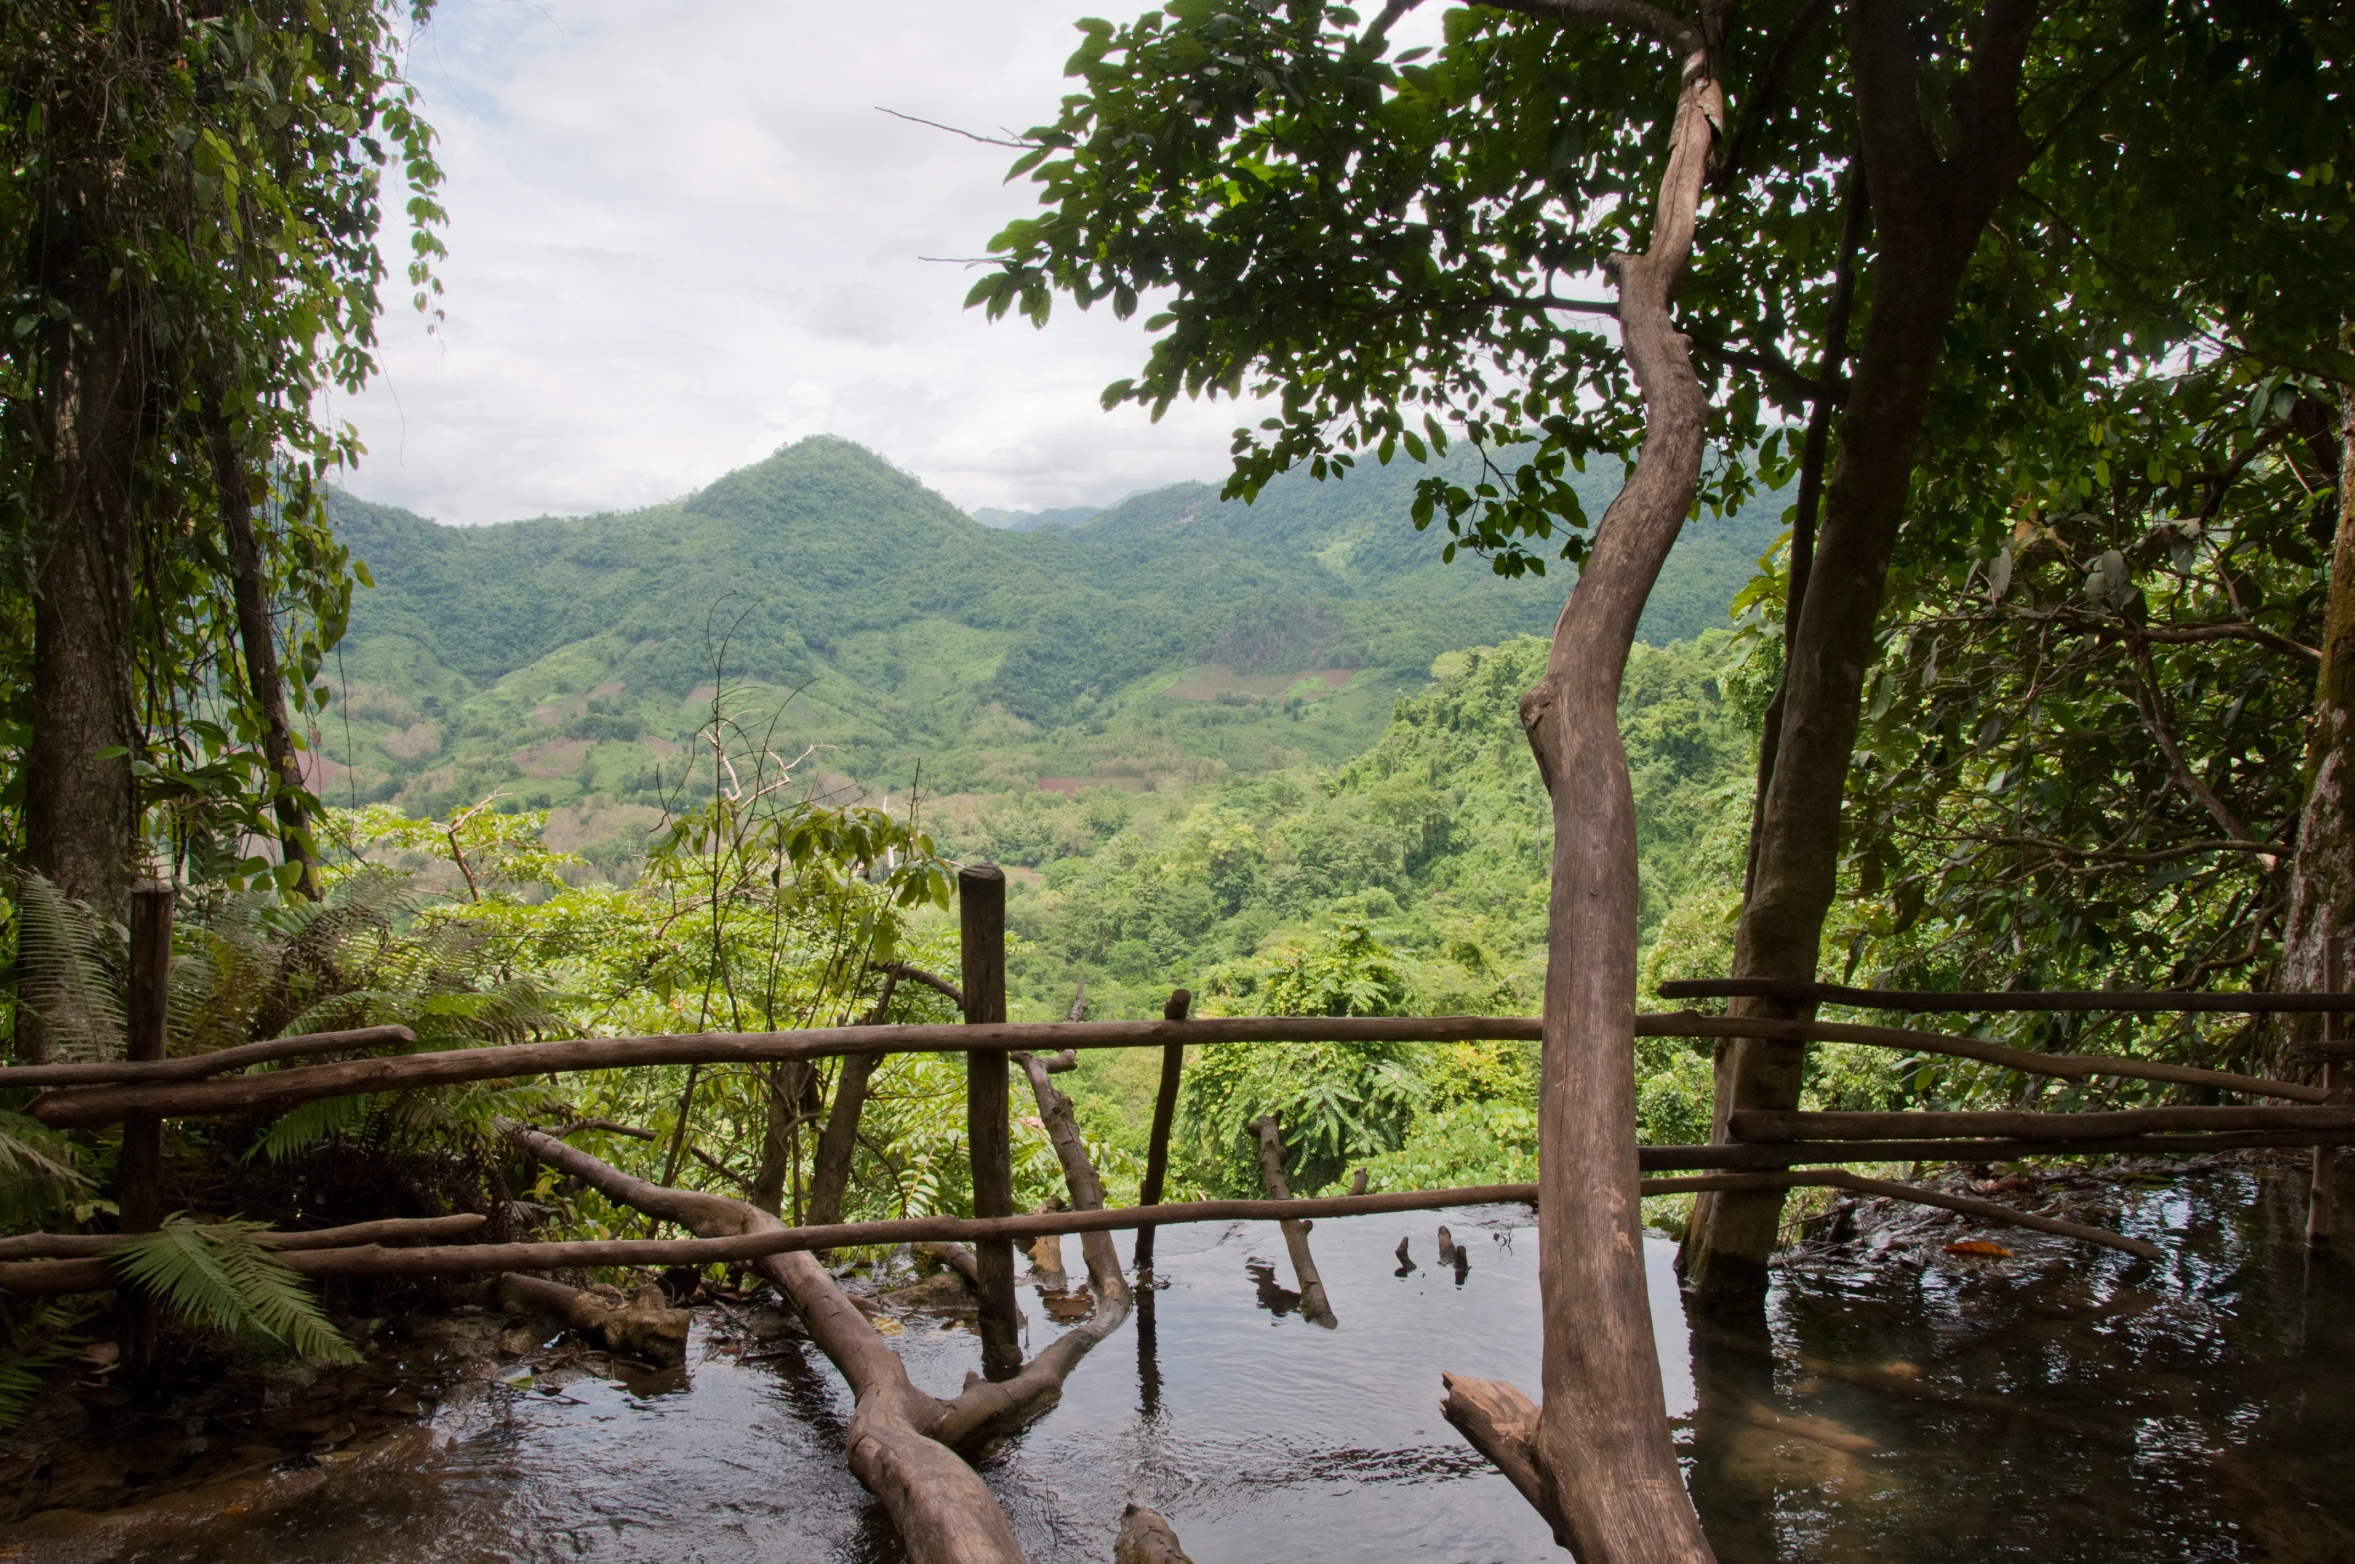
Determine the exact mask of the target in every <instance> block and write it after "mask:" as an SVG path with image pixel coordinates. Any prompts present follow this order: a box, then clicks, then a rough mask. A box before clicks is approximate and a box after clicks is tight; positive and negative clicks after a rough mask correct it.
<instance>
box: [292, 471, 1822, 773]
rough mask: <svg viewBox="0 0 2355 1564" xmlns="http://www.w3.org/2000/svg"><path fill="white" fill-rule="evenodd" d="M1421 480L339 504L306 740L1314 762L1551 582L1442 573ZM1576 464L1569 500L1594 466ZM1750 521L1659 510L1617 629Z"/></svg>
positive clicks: (782, 487) (758, 475)
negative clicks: (724, 735)
mask: <svg viewBox="0 0 2355 1564" xmlns="http://www.w3.org/2000/svg"><path fill="white" fill-rule="evenodd" d="M1454 460H1455V461H1458V462H1460V461H1462V460H1463V457H1462V456H1461V454H1460V453H1459V455H1458V456H1457V457H1456V458H1454ZM1430 470H1431V469H1429V468H1424V467H1418V466H1417V465H1415V464H1413V463H1411V462H1407V461H1403V460H1402V461H1399V462H1396V463H1394V464H1393V465H1391V466H1390V467H1387V468H1383V467H1378V466H1372V465H1368V466H1364V467H1360V468H1358V469H1357V470H1356V471H1354V472H1353V473H1352V474H1351V475H1350V476H1349V478H1348V479H1347V480H1346V481H1345V482H1330V483H1322V484H1320V483H1317V482H1315V481H1314V480H1312V479H1310V478H1308V477H1307V476H1305V475H1304V474H1294V475H1290V476H1287V477H1285V478H1282V479H1279V480H1278V481H1277V482H1275V483H1273V484H1271V485H1269V486H1268V488H1267V489H1266V491H1265V492H1264V493H1263V494H1262V495H1261V497H1260V500H1259V502H1258V503H1257V504H1256V505H1250V506H1246V505H1243V504H1240V503H1236V502H1223V501H1221V500H1220V499H1219V498H1218V494H1217V489H1216V487H1215V486H1214V485H1212V484H1207V483H1180V484H1175V485H1171V486H1169V487H1165V488H1160V489H1155V490H1152V491H1150V492H1147V493H1142V494H1138V495H1134V496H1132V497H1130V498H1129V499H1127V500H1125V501H1123V502H1121V503H1120V504H1117V505H1115V506H1112V507H1111V508H1109V509H1106V510H1102V511H1087V510H1085V509H1083V508H1076V507H1075V508H1073V510H1071V511H1060V512H1058V511H1046V512H1029V513H1023V517H1022V519H1025V520H1030V521H1034V522H1036V523H1039V524H1037V525H1032V526H1029V527H1025V528H1021V529H1017V528H1014V527H998V528H993V527H991V526H987V525H984V524H983V523H982V521H981V520H980V519H978V518H976V517H970V516H967V515H966V514H965V513H964V512H962V511H960V510H959V509H958V508H957V507H956V506H954V505H952V504H950V503H949V502H948V501H947V500H946V499H944V498H942V497H941V496H940V495H939V494H937V493H935V492H934V491H932V490H931V489H929V488H927V487H925V485H924V484H922V483H921V482H920V481H918V480H917V479H916V478H914V477H912V476H910V475H909V474H908V473H906V472H904V471H902V470H900V469H899V468H897V467H894V466H893V465H892V464H891V463H890V462H888V461H886V460H885V459H884V458H882V457H880V456H878V455H877V454H876V453H874V452H873V451H870V450H867V449H866V448H864V447H862V446H859V445H856V444H853V443H852V442H850V441H847V440H841V439H836V438H832V437H826V436H819V437H813V438H810V439H805V440H801V441H798V442H796V443H795V444H793V445H790V446H787V447H785V448H783V449H781V450H779V451H777V452H776V453H775V454H773V455H771V456H770V457H768V458H767V459H765V460H763V461H760V462H757V463H755V464H753V465H751V466H749V467H745V468H741V469H738V470H737V471H734V472H731V473H728V474H725V475H724V476H722V477H720V478H719V479H717V480H716V481H714V482H713V483H711V484H709V485H708V486H706V487H705V488H703V489H700V490H698V491H697V492H695V493H693V494H691V495H688V496H686V497H685V498H683V499H681V500H678V501H674V502H671V503H667V504H663V505H656V506H650V507H647V508H645V509H643V510H638V511H632V512H628V513H622V514H611V515H601V516H589V517H576V518H540V519H536V520H530V521H517V522H506V523H501V524H497V525H491V526H480V527H445V526H440V525H437V524H435V523H433V522H430V521H426V520H424V519H423V518H421V517H418V516H415V515H412V514H411V513H409V512H407V511H402V510H397V509H394V508H392V507H388V506H380V505H372V504H369V503H368V502H366V501H364V500H360V499H357V498H355V497H352V496H349V495H343V494H338V495H336V496H335V497H334V499H333V501H332V506H333V513H334V516H335V520H336V523H337V526H338V529H339V531H340V532H341V534H342V536H343V538H344V540H345V541H346V542H347V543H348V544H349V545H350V546H351V548H352V550H353V552H354V553H355V554H356V555H357V556H358V557H359V558H360V559H362V560H364V561H366V562H367V564H368V566H369V568H370V570H371V572H372V574H373V576H374V578H375V581H376V583H377V585H376V588H375V590H373V591H366V592H362V593H360V594H359V595H358V598H357V601H356V602H355V604H354V608H353V616H352V628H351V633H350V635H349V637H348V639H347V641H346V643H345V647H344V676H345V677H346V678H348V679H349V680H350V681H351V685H352V699H351V700H350V702H349V703H348V704H347V705H346V706H345V709H344V711H343V712H342V713H341V714H340V719H342V720H348V722H349V728H350V737H349V740H348V743H347V742H346V741H345V736H344V732H343V729H342V722H341V720H339V722H338V723H337V724H336V725H335V726H336V731H335V733H334V735H333V737H334V739H335V740H336V742H335V743H334V744H332V745H329V746H328V757H327V758H328V760H329V762H331V763H332V765H333V766H335V767H340V766H343V765H345V764H349V765H350V766H351V767H352V768H353V770H352V772H351V773H350V774H348V775H347V774H345V773H343V772H341V771H340V770H338V771H335V772H334V776H335V777H336V781H335V789H336V791H337V792H338V793H341V794H344V795H345V796H358V797H361V798H363V799H365V798H369V797H378V798H397V799H399V800H401V801H402V803H403V804H404V806H405V807H416V808H427V807H431V808H439V807H446V805H447V804H448V803H451V802H456V801H460V800H465V801H471V800H472V799H474V798H479V797H481V796H483V795H484V794H486V793H488V792H490V791H493V790H503V791H506V792H508V793H509V794H510V795H511V796H515V797H519V798H524V799H527V800H531V799H537V800H543V801H547V802H551V803H554V802H562V801H564V800H567V799H573V798H582V797H587V796H589V795H597V796H599V797H609V798H615V799H627V800H639V801H642V802H643V801H648V800H651V799H653V798H655V797H657V796H659V794H658V793H657V792H656V791H655V789H656V786H657V782H658V781H659V782H660V783H661V785H663V786H669V785H672V784H675V783H676V782H677V780H678V778H679V776H680V774H681V769H682V767H683V765H684V761H683V759H681V758H680V757H681V756H682V755H683V754H684V753H686V752H685V751H683V750H682V749H681V747H680V746H681V745H682V744H683V743H685V742H686V741H687V739H688V738H689V737H690V735H691V734H692V732H693V730H694V728H695V726H696V724H697V723H698V722H700V721H702V720H704V719H705V718H706V717H707V716H708V714H709V702H710V700H711V699H712V693H713V689H714V686H715V685H720V684H723V683H724V684H726V685H728V686H729V687H730V688H738V687H741V688H742V689H744V690H745V691H746V692H747V694H746V695H745V697H744V698H745V699H747V700H753V699H755V698H756V697H757V701H758V702H765V703H766V704H765V707H764V709H774V708H777V707H779V706H780V705H782V707H783V710H784V716H783V717H782V718H780V719H779V721H780V722H781V723H782V727H781V728H780V729H779V734H780V742H782V741H783V740H784V739H785V738H790V739H791V740H792V741H793V742H794V743H795V744H796V745H803V744H812V743H814V744H818V745H820V746H822V748H821V749H820V750H818V751H815V752H813V753H814V754H817V755H821V756H823V761H822V764H823V765H825V766H826V767H827V768H828V769H829V770H830V771H833V772H837V773H839V774H842V775H845V776H848V777H851V778H860V779H883V778H891V779H895V785H898V786H902V787H904V786H905V785H906V783H907V780H908V778H909V777H910V775H911V774H912V769H913V767H914V765H915V763H916V761H917V760H918V759H921V760H922V763H923V767H924V776H925V787H926V788H927V790H948V791H954V790H956V789H958V788H962V787H974V786H998V785H1004V786H1029V785H1032V784H1031V783H1030V782H1029V781H1028V780H1026V779H1028V778H1032V777H1036V776H1038V775H1054V776H1084V775H1088V774H1090V773H1091V768H1093V767H1095V766H1097V765H1098V764H1099V763H1107V764H1108V763H1110V761H1111V760H1113V759H1117V758H1119V757H1120V756H1122V755H1127V756H1130V757H1132V758H1133V757H1136V756H1143V755H1146V754H1148V753H1149V754H1150V755H1152V756H1155V757H1162V758H1157V759H1154V760H1153V762H1152V765H1153V767H1155V768H1159V769H1167V768H1169V767H1175V766H1181V765H1182V764H1187V763H1190V762H1187V760H1186V757H1194V758H1195V759H1197V760H1200V761H1202V762H1205V763H1212V764H1216V765H1219V766H1224V767H1227V768H1229V769H1237V768H1240V769H1258V768H1262V767H1265V766H1268V765H1274V764H1286V763H1289V762H1287V761H1286V760H1285V759H1284V757H1285V756H1287V755H1292V756H1298V755H1307V756H1310V757H1313V758H1320V759H1325V760H1337V759H1340V758H1345V757H1346V756H1348V755H1351V754H1354V753H1356V752H1357V751H1358V750H1359V749H1362V748H1363V747H1364V745H1365V744H1366V743H1368V742H1370V741H1371V739H1372V737H1373V735H1374V734H1376V733H1378V732H1379V731H1380V728H1381V724H1382V723H1383V722H1384V721H1386V720H1387V718H1388V715H1389V708H1390V705H1391V702H1392V700H1393V699H1394V697H1395V696H1396V695H1397V694H1399V693H1403V692H1405V691H1408V690H1411V689H1417V688H1420V687H1421V686H1422V685H1423V683H1424V682H1425V680H1426V678H1427V675H1428V670H1429V668H1430V667H1431V664H1432V660H1433V659H1434V658H1435V657H1437V656H1438V655H1440V654H1441V653H1443V652H1447V651H1451V650H1455V649H1458V648H1462V647H1469V646H1480V645H1491V644H1495V643H1497V642H1500V641H1504V640H1507V639H1509V638H1510V637H1512V636H1514V635H1517V634H1524V633H1537V634H1543V633H1545V632H1546V631H1548V630H1549V629H1550V628H1551V626H1552V622H1553V619H1554V617H1555V615H1556V614H1557V613H1558V612H1559V610H1560V607H1561V603H1562V598H1563V595H1564V593H1565V592H1566V591H1567V590H1568V587H1569V585H1570V583H1569V581H1568V580H1567V579H1565V577H1564V575H1563V574H1561V573H1559V572H1557V573H1556V574H1554V575H1551V576H1548V577H1545V578H1525V579H1522V580H1518V581H1507V580H1504V579H1501V578H1499V577H1497V576H1495V575H1493V574H1492V573H1490V572H1489V571H1487V570H1486V569H1484V568H1483V567H1482V565H1481V563H1480V562H1479V561H1478V560H1475V559H1465V560H1460V561H1458V562H1457V563H1455V564H1453V565H1442V564H1440V563H1439V560H1438V552H1439V550H1438V543H1437V540H1435V539H1434V538H1431V537H1429V536H1426V535H1424V534H1421V533H1418V532H1416V531H1415V529H1414V527H1413V525H1412V523H1411V521H1410V520H1409V519H1408V507H1409V505H1410V504H1411V501H1412V495H1413V487H1414V481H1415V479H1416V478H1417V477H1420V476H1423V475H1425V474H1427V473H1428V472H1429V471H1430ZM1580 482H1581V484H1582V494H1584V497H1585V499H1586V501H1587V505H1588V508H1589V511H1590V514H1594V515H1600V513H1601V510H1602V507H1603V504H1604V502H1605V501H1606V500H1607V499H1608V497H1609V494H1610V492H1611V489H1612V487H1613V485H1614V483H1615V479H1614V478H1613V477H1612V476H1609V475H1605V474H1602V473H1599V472H1596V473H1589V474H1586V475H1584V476H1583V477H1582V478H1581V480H1580ZM1588 490H1591V492H1588ZM1780 512H1781V503H1780V501H1779V500H1773V501H1769V502H1767V503H1764V504H1762V505H1760V506H1758V507H1757V508H1755V509H1754V510H1753V511H1752V512H1750V513H1746V514H1744V515H1742V516H1739V517H1735V518H1730V519H1727V520H1722V521H1718V520H1712V521H1703V522H1699V523H1696V524H1694V525H1692V526H1690V527H1688V528H1687V531H1686V535H1685V537H1684V539H1683V540H1682V541H1681V542H1680V543H1679V544H1678V546H1677V549H1676V551H1675V553H1674V554H1673V555H1672V556H1671V558H1670V561H1669V563H1668V566H1667V569H1666V570H1665V571H1664V572H1663V574H1662V577H1661V581H1660V585H1659V587H1658V589H1657V590H1656V591H1655V592H1654V594H1653V601H1652V603H1651V606H1650V607H1649V608H1648V609H1647V611H1646V614H1645V617H1644V622H1643V628H1642V632H1641V633H1642V635H1643V638H1644V639H1646V640H1647V641H1652V642H1655V643H1661V642H1667V641H1671V640H1681V639H1686V638H1689V637H1691V636H1692V635H1694V634H1697V633H1698V632H1700V631H1701V630H1704V629H1707V628H1709V627H1711V626H1713V625H1723V624H1725V623H1726V619H1725V610H1726V604H1727V603H1728V601H1729V600H1730V599H1731V598H1732V596H1733V595H1734V593H1735V592H1736V591H1738V590H1739V589H1740V588H1741V586H1742V585H1743V584H1744V583H1745V582H1747V581H1748V580H1749V578H1750V576H1751V575H1752V573H1753V571H1754V568H1755V563H1756V561H1757V559H1758V557H1759V556H1760V555H1761V554H1763V553H1765V552H1766V551H1767V550H1768V549H1769V548H1770V547H1771V546H1772V545H1773V543H1774V541H1775V539H1776V537H1777V536H1778V535H1779V534H1780V531H1781V524H1780V520H1779V516H1780ZM995 514H996V515H998V516H999V517H1002V516H1003V514H1004V513H995ZM1067 517H1068V518H1070V519H1068V520H1066V519H1065V518H1067ZM1310 674H1314V675H1316V677H1315V678H1314V679H1309V680H1308V682H1306V683H1299V682H1297V681H1295V680H1293V679H1288V678H1286V677H1285V676H1286V675H1298V676H1299V677H1300V678H1302V679H1307V676H1308V675H1310ZM787 692H791V700H790V702H789V703H788V702H787V701H786V694H787ZM820 763H821V762H819V761H816V760H813V761H812V764H820ZM993 778H995V779H998V780H996V781H992V779H993Z"/></svg>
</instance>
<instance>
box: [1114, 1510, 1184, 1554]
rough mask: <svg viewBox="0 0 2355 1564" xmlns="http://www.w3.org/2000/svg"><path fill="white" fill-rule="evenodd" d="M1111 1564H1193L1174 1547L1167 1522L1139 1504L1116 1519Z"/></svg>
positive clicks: (1176, 1541)
mask: <svg viewBox="0 0 2355 1564" xmlns="http://www.w3.org/2000/svg"><path fill="white" fill-rule="evenodd" d="M1112 1564H1194V1561H1193V1560H1192V1559H1191V1558H1188V1557H1187V1556H1186V1550H1185V1549H1183V1548H1181V1547H1179V1546H1178V1538H1177V1533H1176V1532H1175V1531H1174V1530H1172V1529H1171V1528H1170V1524H1169V1522H1168V1521H1166V1520H1164V1519H1162V1518H1161V1516H1160V1515H1158V1514H1156V1513H1155V1512H1154V1511H1152V1510H1148V1509H1146V1508H1145V1507H1144V1506H1143V1505H1141V1504H1132V1505H1130V1506H1129V1507H1128V1508H1127V1509H1125V1510H1123V1511H1122V1512H1121V1515H1120V1535H1119V1536H1118V1537H1117V1538H1115V1539H1113V1543H1112Z"/></svg>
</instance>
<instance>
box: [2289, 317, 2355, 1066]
mask: <svg viewBox="0 0 2355 1564" xmlns="http://www.w3.org/2000/svg"><path fill="white" fill-rule="evenodd" d="M2345 340H2346V341H2348V342H2349V343H2350V344H2351V345H2355V329H2350V330H2349V331H2348V332H2347V333H2346V338H2345ZM2340 394H2341V395H2342V396H2343V397H2344V398H2345V402H2346V405H2345V408H2344V410H2343V412H2342V415H2341V423H2340V427H2339V437H2340V446H2339V526H2338V537H2337V541H2336V542H2335V543H2334V544H2333V545H2332V547H2331V555H2330V592H2329V596H2328V597H2327V598H2326V599H2325V600H2324V605H2323V618H2322V671H2321V673H2320V674H2319V675H2317V676H2316V679H2315V687H2314V721H2313V726H2312V727H2311V728H2310V729H2309V730H2308V732H2309V734H2310V737H2309V739H2308V743H2307V751H2306V778H2307V780H2306V804H2305V808H2304V809H2303V811H2301V813H2300V814H2299V816H2298V851H2297V856H2296V857H2295V858H2293V859H2292V860H2291V863H2290V911H2289V922H2288V926H2287V927H2286V928H2285V929H2284V930H2283V931H2282V951H2281V966H2282V979H2281V986H2282V987H2283V988H2291V989H2305V990H2307V991H2309V992H2315V991H2320V990H2323V989H2327V988H2329V987H2330V986H2331V984H2330V981H2329V979H2330V972H2329V965H2330V963H2329V956H2330V942H2331V936H2332V935H2333V934H2334V933H2339V932H2341V931H2345V930H2349V929H2355V386H2347V387H2343V388H2342V389H2341V393H2340ZM2342 948H2344V940H2343V938H2342ZM2298 1019H2299V1020H2300V1021H2302V1022H2304V1023H2305V1025H2304V1026H2303V1027H2302V1028H2301V1030H2302V1031H2303V1032H2304V1033H2305V1035H2307V1036H2312V1035H2314V1026H2313V1021H2312V1018H2309V1017H2300V1018H2298Z"/></svg>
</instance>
